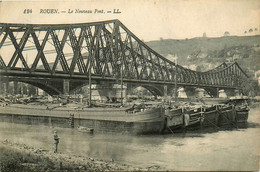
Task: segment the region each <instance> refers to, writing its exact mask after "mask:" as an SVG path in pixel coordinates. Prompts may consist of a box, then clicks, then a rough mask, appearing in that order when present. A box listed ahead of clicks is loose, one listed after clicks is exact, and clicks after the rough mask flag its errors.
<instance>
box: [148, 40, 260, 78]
mask: <svg viewBox="0 0 260 172" xmlns="http://www.w3.org/2000/svg"><path fill="white" fill-rule="evenodd" d="M146 44H147V45H148V46H150V47H151V48H152V49H153V50H155V51H157V52H158V53H159V54H161V55H163V56H164V57H166V58H168V59H170V60H173V58H174V56H175V55H176V56H177V57H178V63H179V64H180V65H183V66H185V67H189V68H190V69H193V70H198V71H206V70H209V69H211V68H214V67H216V66H218V65H219V64H221V63H223V62H230V61H234V60H235V61H237V62H238V63H239V64H240V65H241V67H242V68H243V69H244V70H245V71H246V72H247V73H249V75H251V76H252V75H253V73H254V72H255V71H257V70H260V35H257V36H226V37H219V38H192V39H185V40H173V39H167V40H163V39H162V40H158V41H150V42H146Z"/></svg>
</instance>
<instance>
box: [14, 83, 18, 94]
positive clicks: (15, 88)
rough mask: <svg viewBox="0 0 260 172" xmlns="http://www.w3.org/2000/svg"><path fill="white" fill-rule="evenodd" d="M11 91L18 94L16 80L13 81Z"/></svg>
mask: <svg viewBox="0 0 260 172" xmlns="http://www.w3.org/2000/svg"><path fill="white" fill-rule="evenodd" d="M13 93H14V95H16V94H18V82H17V81H14V87H13Z"/></svg>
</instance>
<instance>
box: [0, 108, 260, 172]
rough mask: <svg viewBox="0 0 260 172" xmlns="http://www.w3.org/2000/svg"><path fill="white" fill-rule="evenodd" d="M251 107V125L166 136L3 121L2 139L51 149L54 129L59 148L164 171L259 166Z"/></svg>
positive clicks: (259, 144) (259, 120)
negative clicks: (58, 139) (153, 166)
mask: <svg viewBox="0 0 260 172" xmlns="http://www.w3.org/2000/svg"><path fill="white" fill-rule="evenodd" d="M258 112H259V109H258V110H256V109H252V110H251V111H250V115H249V123H248V125H246V126H244V127H243V128H241V127H239V128H229V130H216V129H212V130H210V131H209V130H200V131H196V132H187V133H175V134H164V135H145V136H130V135H120V134H100V133H94V134H89V133H82V132H78V131H77V130H76V129H69V128H50V127H47V126H28V125H22V124H11V123H0V140H2V139H5V138H7V139H9V140H11V141H13V142H19V143H25V144H27V145H28V146H34V147H37V148H43V149H47V150H53V148H54V146H53V132H54V131H55V130H56V131H57V132H58V135H59V137H60V144H59V151H61V152H62V153H68V154H74V155H84V156H89V157H92V158H95V159H103V160H111V159H113V160H115V161H116V162H119V163H124V164H129V165H134V166H136V167H148V166H152V165H159V166H161V167H162V168H163V169H165V170H227V169H228V170H250V171H251V170H256V169H257V168H259V167H258V165H259V161H258V159H259V152H260V151H259V148H260V139H259V136H260V128H259V124H260V116H259V114H258Z"/></svg>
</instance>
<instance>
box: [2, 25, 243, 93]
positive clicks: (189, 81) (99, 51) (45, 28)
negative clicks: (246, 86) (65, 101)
mask: <svg viewBox="0 0 260 172" xmlns="http://www.w3.org/2000/svg"><path fill="white" fill-rule="evenodd" d="M90 77H91V82H92V83H94V84H97V85H103V86H104V88H105V87H106V88H112V87H113V85H114V84H119V83H120V82H121V80H122V83H123V84H124V85H126V86H127V87H128V88H134V87H138V86H143V87H145V88H147V89H148V90H150V91H151V92H152V93H153V94H154V95H169V94H172V92H173V89H174V88H175V87H176V86H177V87H184V88H185V89H186V88H187V89H194V88H204V89H205V90H206V91H207V92H208V93H209V94H210V95H213V96H215V95H217V93H218V90H219V89H225V90H235V89H237V90H241V86H242V83H243V82H245V81H246V79H247V78H248V76H247V74H246V73H245V72H244V71H243V70H242V69H241V67H240V66H239V65H238V64H237V63H236V62H235V63H232V64H226V63H223V64H222V65H220V66H219V67H217V68H215V69H212V70H210V71H207V72H198V71H193V70H190V69H187V68H184V67H182V66H180V65H178V64H176V63H174V62H172V61H170V60H168V59H166V58H165V57H163V56H161V55H160V54H158V53H157V52H155V51H154V50H152V49H151V48H150V47H149V46H147V45H146V44H145V43H144V42H142V41H141V40H140V39H139V38H138V37H137V36H135V35H134V34H133V33H132V32H131V31H130V30H129V29H128V28H127V27H126V26H124V25H123V24H122V23H121V22H120V21H119V20H109V21H102V22H92V23H79V24H55V25H54V24H44V25H43V24H11V23H0V79H1V80H2V81H19V82H25V83H29V84H31V85H34V86H36V87H39V88H41V89H42V90H44V91H46V92H47V93H49V94H50V95H58V94H69V93H70V92H72V91H73V90H75V89H77V88H80V87H82V86H84V85H86V84H89V81H90V79H89V78H90ZM107 91H109V89H107Z"/></svg>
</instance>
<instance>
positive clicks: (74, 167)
mask: <svg viewBox="0 0 260 172" xmlns="http://www.w3.org/2000/svg"><path fill="white" fill-rule="evenodd" d="M0 152H1V154H0V171H17V170H18V169H19V171H150V170H160V167H159V166H151V167H147V168H144V169H141V168H135V167H131V166H129V165H126V164H118V163H115V162H113V159H111V161H103V160H97V159H94V158H91V157H86V156H75V155H69V154H63V153H53V152H52V151H51V150H45V149H41V148H35V147H30V146H27V145H26V144H23V143H14V142H11V141H9V140H7V139H1V140H0Z"/></svg>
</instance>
